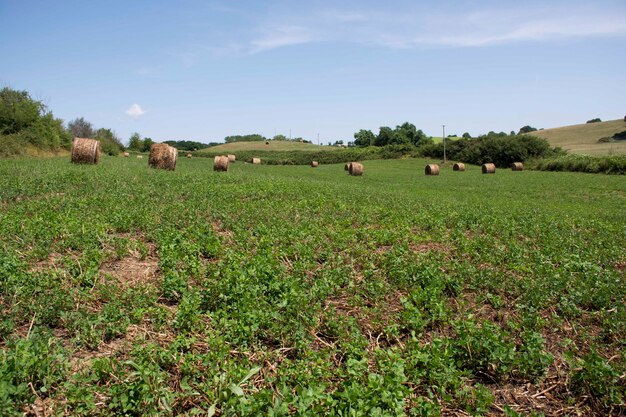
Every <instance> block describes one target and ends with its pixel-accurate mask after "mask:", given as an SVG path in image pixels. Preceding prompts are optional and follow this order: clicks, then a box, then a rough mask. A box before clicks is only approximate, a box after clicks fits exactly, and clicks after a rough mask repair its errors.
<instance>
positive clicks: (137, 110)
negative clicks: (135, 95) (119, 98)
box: [126, 103, 146, 119]
mask: <svg viewBox="0 0 626 417" xmlns="http://www.w3.org/2000/svg"><path fill="white" fill-rule="evenodd" d="M126 114H127V115H129V116H130V117H132V118H133V119H139V118H140V117H141V116H143V115H144V114H146V111H145V110H143V109H142V108H141V106H140V105H139V104H137V103H135V104H133V105H132V106H130V107H129V108H128V110H126Z"/></svg>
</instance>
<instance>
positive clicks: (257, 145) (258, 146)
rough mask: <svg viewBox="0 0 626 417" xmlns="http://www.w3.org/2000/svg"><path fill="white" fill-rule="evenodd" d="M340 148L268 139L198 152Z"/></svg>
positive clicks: (233, 143)
mask: <svg viewBox="0 0 626 417" xmlns="http://www.w3.org/2000/svg"><path fill="white" fill-rule="evenodd" d="M336 149H340V148H338V147H334V146H320V145H314V144H312V143H300V142H292V141H284V140H270V141H269V144H267V145H266V144H265V142H232V143H225V144H223V145H217V146H212V147H210V148H206V149H203V150H200V151H198V152H199V153H203V152H210V153H215V152H218V153H219V152H223V153H234V152H239V151H266V152H269V151H273V152H276V151H280V152H282V151H302V152H317V151H321V150H325V151H327V150H336Z"/></svg>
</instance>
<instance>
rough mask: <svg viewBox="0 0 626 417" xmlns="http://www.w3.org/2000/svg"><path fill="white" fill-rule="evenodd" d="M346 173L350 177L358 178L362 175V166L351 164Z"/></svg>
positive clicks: (355, 163) (356, 163)
mask: <svg viewBox="0 0 626 417" xmlns="http://www.w3.org/2000/svg"><path fill="white" fill-rule="evenodd" d="M348 172H349V173H350V175H352V176H355V177H360V176H361V175H363V165H362V164H359V163H358V162H351V163H350V167H349V168H348Z"/></svg>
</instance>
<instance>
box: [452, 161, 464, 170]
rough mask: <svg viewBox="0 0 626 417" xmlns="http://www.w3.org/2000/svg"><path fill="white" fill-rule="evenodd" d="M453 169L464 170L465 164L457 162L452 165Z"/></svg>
mask: <svg viewBox="0 0 626 417" xmlns="http://www.w3.org/2000/svg"><path fill="white" fill-rule="evenodd" d="M452 170H453V171H465V164H464V163H462V162H457V163H456V164H454V166H452Z"/></svg>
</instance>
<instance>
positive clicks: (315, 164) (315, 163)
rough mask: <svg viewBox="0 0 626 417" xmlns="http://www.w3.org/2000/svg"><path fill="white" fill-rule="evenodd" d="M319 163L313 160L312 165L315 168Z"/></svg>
mask: <svg viewBox="0 0 626 417" xmlns="http://www.w3.org/2000/svg"><path fill="white" fill-rule="evenodd" d="M318 165H319V162H317V161H311V166H312V167H313V168H315V167H317V166H318Z"/></svg>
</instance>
